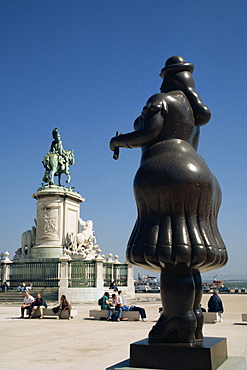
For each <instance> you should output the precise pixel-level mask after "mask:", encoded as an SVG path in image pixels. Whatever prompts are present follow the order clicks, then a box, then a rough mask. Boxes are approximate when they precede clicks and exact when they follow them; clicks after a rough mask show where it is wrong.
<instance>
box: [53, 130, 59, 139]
mask: <svg viewBox="0 0 247 370" xmlns="http://www.w3.org/2000/svg"><path fill="white" fill-rule="evenodd" d="M52 137H53V139H60V135H59V132H58V128H54V130H53V131H52Z"/></svg>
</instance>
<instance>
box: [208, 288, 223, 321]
mask: <svg viewBox="0 0 247 370" xmlns="http://www.w3.org/2000/svg"><path fill="white" fill-rule="evenodd" d="M218 293H219V291H218V290H217V289H215V290H214V291H213V295H212V296H211V297H210V298H209V301H208V312H218V313H219V316H220V321H221V322H222V321H223V320H222V313H223V312H224V307H223V303H222V300H221V298H220V297H219V295H218Z"/></svg>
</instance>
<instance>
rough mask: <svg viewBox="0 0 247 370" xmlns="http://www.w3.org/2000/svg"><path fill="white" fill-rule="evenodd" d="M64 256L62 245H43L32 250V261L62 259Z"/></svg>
mask: <svg viewBox="0 0 247 370" xmlns="http://www.w3.org/2000/svg"><path fill="white" fill-rule="evenodd" d="M62 255H63V250H62V246H61V245H41V246H39V245H38V246H35V247H33V248H32V249H31V257H32V259H35V260H39V259H46V258H56V259H57V258H60V257H62Z"/></svg>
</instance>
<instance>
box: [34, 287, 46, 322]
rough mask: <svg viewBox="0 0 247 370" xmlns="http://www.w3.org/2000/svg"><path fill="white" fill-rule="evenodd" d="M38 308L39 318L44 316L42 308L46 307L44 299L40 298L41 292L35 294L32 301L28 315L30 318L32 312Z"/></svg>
mask: <svg viewBox="0 0 247 370" xmlns="http://www.w3.org/2000/svg"><path fill="white" fill-rule="evenodd" d="M38 308H39V311H40V319H43V318H44V309H46V308H47V304H46V301H45V300H44V298H42V296H41V293H37V294H36V299H35V301H34V302H33V303H32V312H31V315H30V319H31V318H32V317H33V314H34V312H35V311H36V310H37V309H38Z"/></svg>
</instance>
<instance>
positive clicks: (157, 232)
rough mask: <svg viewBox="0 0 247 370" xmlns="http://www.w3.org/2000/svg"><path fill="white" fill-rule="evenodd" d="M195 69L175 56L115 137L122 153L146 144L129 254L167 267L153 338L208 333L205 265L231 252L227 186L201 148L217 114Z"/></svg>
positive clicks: (217, 263) (137, 261)
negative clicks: (223, 228) (223, 207)
mask: <svg viewBox="0 0 247 370" xmlns="http://www.w3.org/2000/svg"><path fill="white" fill-rule="evenodd" d="M193 70H194V65H193V64H192V63H188V62H186V61H185V60H184V58H182V57H181V56H172V57H170V58H168V59H167V61H166V63H165V67H164V68H162V70H161V73H160V77H161V78H162V80H163V81H162V84H161V88H160V93H157V94H155V95H153V96H151V97H150V98H149V99H148V100H147V103H146V105H145V106H144V108H143V110H142V113H141V115H140V116H139V117H138V118H137V119H136V120H135V122H134V131H133V132H129V133H127V134H122V135H118V136H115V137H113V138H112V139H111V141H110V149H111V150H112V151H113V152H114V156H113V158H114V159H117V158H118V155H117V152H118V150H119V148H120V147H122V148H139V147H140V148H141V149H142V158H141V162H140V167H139V169H138V171H137V173H136V175H135V179H134V192H135V200H136V205H137V208H138V212H137V214H138V216H137V220H136V223H135V226H134V228H133V231H132V234H131V236H130V239H129V242H128V246H127V252H126V256H127V260H128V262H129V263H131V264H133V265H136V266H138V267H141V268H144V269H150V270H155V271H157V272H160V273H161V275H160V282H161V300H162V306H163V311H162V314H161V315H160V318H159V320H158V322H157V324H156V325H155V326H154V327H153V329H152V330H151V331H150V333H149V342H168V343H170V341H171V339H172V340H174V341H175V342H178V343H179V342H183V343H193V342H195V340H196V339H203V334H202V326H203V314H202V312H201V309H200V302H201V298H202V280H201V272H205V271H210V270H214V269H217V268H219V267H222V266H224V265H226V263H227V259H228V257H227V251H226V247H225V244H224V242H223V240H222V238H221V235H220V232H219V230H218V226H217V216H218V212H219V208H220V204H221V189H220V186H219V184H218V181H217V179H216V177H215V176H214V175H213V173H212V172H211V171H210V169H209V168H208V166H207V164H206V162H205V161H204V160H203V158H202V157H201V156H200V155H199V154H198V153H197V147H198V142H199V135H200V127H201V126H203V125H205V124H207V123H208V121H209V120H210V117H211V113H210V110H209V108H208V107H207V106H206V105H205V104H203V102H202V99H201V98H200V96H199V95H198V93H197V92H196V90H195V83H194V79H193V76H192V72H193Z"/></svg>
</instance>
